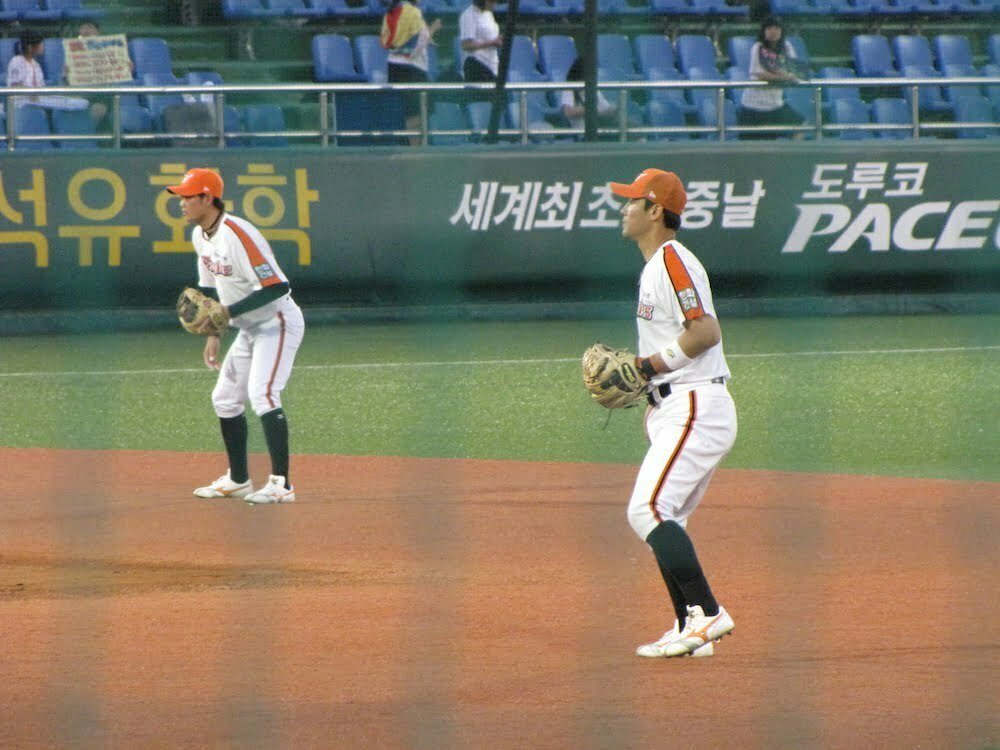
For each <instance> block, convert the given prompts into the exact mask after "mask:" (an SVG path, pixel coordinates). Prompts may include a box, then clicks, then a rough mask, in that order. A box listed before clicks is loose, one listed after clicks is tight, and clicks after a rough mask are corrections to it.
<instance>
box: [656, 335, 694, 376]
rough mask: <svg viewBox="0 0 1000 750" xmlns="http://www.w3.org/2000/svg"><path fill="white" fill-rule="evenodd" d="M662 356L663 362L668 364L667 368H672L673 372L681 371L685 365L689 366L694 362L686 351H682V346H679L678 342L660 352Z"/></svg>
mask: <svg viewBox="0 0 1000 750" xmlns="http://www.w3.org/2000/svg"><path fill="white" fill-rule="evenodd" d="M660 356H662V357H663V361H664V362H666V363H667V367H669V368H670V371H671V372H673V371H674V370H679V369H681V368H682V367H684V365H689V364H691V362H692V361H693V360H692V359H691V358H690V357H689V356H688V355H686V354H685V353H684V350H683V349H681V345H680V344H678V343H677V341H676V340H675V341H674V343H672V344H670V345H668V346H667V348H666V349H664V350H663V351H662V352H660Z"/></svg>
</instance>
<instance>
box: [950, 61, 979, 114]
mask: <svg viewBox="0 0 1000 750" xmlns="http://www.w3.org/2000/svg"><path fill="white" fill-rule="evenodd" d="M944 77H945V79H948V78H979V71H977V70H976V69H975V68H974V67H973V66H972V65H958V64H952V65H945V66H944ZM942 93H943V94H944V98H945V99H946V100H947V101H949V102H951V104H952V106H954V105H955V103H956V102H957V101H958V100H959V99H961V98H962V97H965V96H981V95H982V93H983V92H982V90H981V89H980V87H979V84H957V83H956V84H952V83H945V84H944V86H943V88H942Z"/></svg>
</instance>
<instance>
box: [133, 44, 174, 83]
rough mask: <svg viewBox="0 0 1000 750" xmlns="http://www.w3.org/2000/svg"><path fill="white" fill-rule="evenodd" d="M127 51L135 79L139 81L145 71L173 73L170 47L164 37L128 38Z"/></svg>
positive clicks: (160, 73)
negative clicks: (133, 66)
mask: <svg viewBox="0 0 1000 750" xmlns="http://www.w3.org/2000/svg"><path fill="white" fill-rule="evenodd" d="M128 53H129V57H130V58H132V62H133V64H134V65H135V80H137V81H141V80H142V77H143V76H144V75H145V74H146V73H155V74H158V75H163V74H170V75H172V74H173V63H172V61H171V58H170V48H169V47H168V46H167V42H166V40H164V39H156V38H138V39H130V40H129V42H128Z"/></svg>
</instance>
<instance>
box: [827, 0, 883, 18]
mask: <svg viewBox="0 0 1000 750" xmlns="http://www.w3.org/2000/svg"><path fill="white" fill-rule="evenodd" d="M874 3H875V0H833V14H834V15H835V16H867V15H868V14H870V13H871V12H872V5H874Z"/></svg>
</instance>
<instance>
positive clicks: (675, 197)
mask: <svg viewBox="0 0 1000 750" xmlns="http://www.w3.org/2000/svg"><path fill="white" fill-rule="evenodd" d="M611 192H612V193H614V194H615V195H620V196H622V197H623V198H647V199H648V200H651V201H652V202H653V203H656V204H658V205H660V206H663V207H664V208H665V209H667V210H668V211H671V212H673V213H675V214H677V215H678V216H680V215H681V214H682V213H684V206H686V205H687V193H686V192H684V185H683V183H681V178H680V177H678V176H677V175H675V174H674V173H673V172H664V171H663V170H662V169H644V170H642V172H640V173H639V176H638V177H636V178H635V180H634V181H633V182H632V184H631V185H626V184H624V183H621V182H612V183H611Z"/></svg>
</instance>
